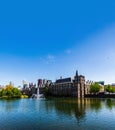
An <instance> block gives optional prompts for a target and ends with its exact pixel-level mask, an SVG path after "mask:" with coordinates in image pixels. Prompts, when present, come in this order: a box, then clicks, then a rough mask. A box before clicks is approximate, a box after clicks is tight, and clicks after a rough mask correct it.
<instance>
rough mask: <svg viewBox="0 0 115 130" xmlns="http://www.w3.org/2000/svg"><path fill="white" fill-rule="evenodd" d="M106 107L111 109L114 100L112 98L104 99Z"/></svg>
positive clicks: (114, 105) (114, 104)
mask: <svg viewBox="0 0 115 130" xmlns="http://www.w3.org/2000/svg"><path fill="white" fill-rule="evenodd" d="M106 107H107V108H109V109H112V108H113V107H115V100H114V99H107V100H106Z"/></svg>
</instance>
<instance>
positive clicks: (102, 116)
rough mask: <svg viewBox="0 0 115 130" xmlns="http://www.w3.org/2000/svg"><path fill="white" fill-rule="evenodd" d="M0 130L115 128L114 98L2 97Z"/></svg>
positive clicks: (110, 129)
mask: <svg viewBox="0 0 115 130" xmlns="http://www.w3.org/2000/svg"><path fill="white" fill-rule="evenodd" d="M0 130H115V99H82V100H80V99H79V100H78V99H70V98H50V99H43V100H37V99H19V100H0Z"/></svg>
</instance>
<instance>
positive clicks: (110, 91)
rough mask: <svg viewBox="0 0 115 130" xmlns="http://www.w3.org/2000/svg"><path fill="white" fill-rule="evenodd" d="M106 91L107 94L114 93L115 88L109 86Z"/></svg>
mask: <svg viewBox="0 0 115 130" xmlns="http://www.w3.org/2000/svg"><path fill="white" fill-rule="evenodd" d="M105 90H106V92H109V93H114V92H115V88H113V87H112V86H111V85H107V86H106V87H105Z"/></svg>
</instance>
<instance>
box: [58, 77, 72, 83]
mask: <svg viewBox="0 0 115 130" xmlns="http://www.w3.org/2000/svg"><path fill="white" fill-rule="evenodd" d="M65 82H71V78H64V79H58V80H56V83H65Z"/></svg>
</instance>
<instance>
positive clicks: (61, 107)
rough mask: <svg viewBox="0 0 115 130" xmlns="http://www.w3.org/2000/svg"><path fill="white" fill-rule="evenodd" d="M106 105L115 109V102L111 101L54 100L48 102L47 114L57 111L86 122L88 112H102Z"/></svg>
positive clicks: (87, 99)
mask: <svg viewBox="0 0 115 130" xmlns="http://www.w3.org/2000/svg"><path fill="white" fill-rule="evenodd" d="M103 105H106V107H108V108H112V107H115V100H114V101H113V100H111V99H104V100H103V99H96V98H95V99H90V98H85V99H74V98H72V99H71V98H53V99H49V101H48V100H47V101H46V110H47V112H51V111H54V110H55V111H56V113H57V114H58V115H59V114H66V115H69V116H74V117H75V118H76V119H77V121H80V120H85V117H86V113H87V112H88V111H92V112H93V111H94V112H96V113H98V112H100V110H101V109H102V108H103Z"/></svg>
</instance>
